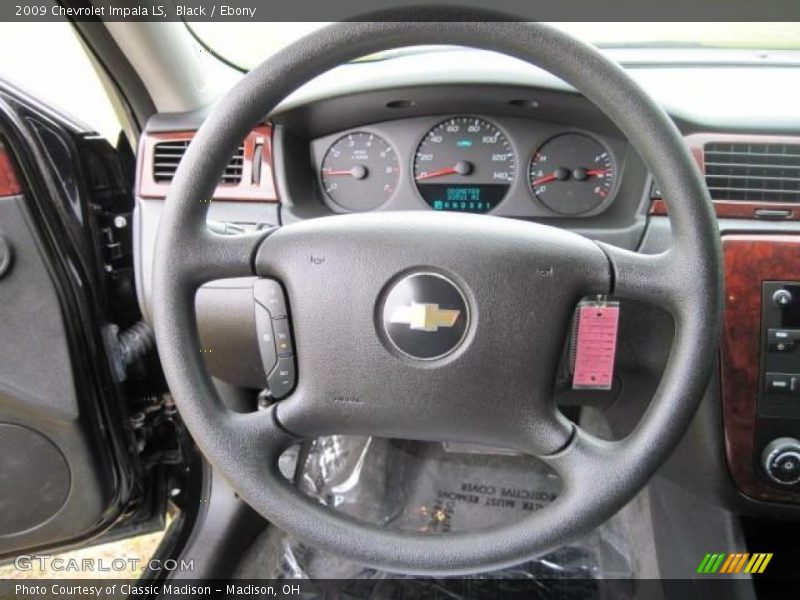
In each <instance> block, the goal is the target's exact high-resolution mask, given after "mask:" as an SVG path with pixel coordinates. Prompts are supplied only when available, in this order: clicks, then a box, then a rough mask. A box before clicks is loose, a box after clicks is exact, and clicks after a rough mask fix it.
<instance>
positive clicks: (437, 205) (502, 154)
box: [414, 117, 516, 213]
mask: <svg viewBox="0 0 800 600" xmlns="http://www.w3.org/2000/svg"><path fill="white" fill-rule="evenodd" d="M515 163H516V161H515V157H514V150H513V148H512V147H511V143H510V142H509V141H508V138H507V137H506V135H505V134H504V133H503V132H502V131H500V129H499V128H498V127H497V126H496V125H494V124H493V123H490V122H489V121H487V120H485V119H481V118H479V117H453V118H451V119H447V120H446V121H442V122H441V123H439V124H438V125H436V126H435V127H434V128H433V129H431V130H430V131H429V132H428V133H427V134H426V135H425V137H424V138H423V139H422V141H421V142H420V144H419V146H418V148H417V152H416V154H415V155H414V180H415V182H416V184H417V189H418V190H419V193H420V195H421V196H422V198H423V199H424V200H425V202H427V203H428V205H429V206H430V207H431V208H433V209H434V210H444V211H458V212H474V213H485V212H488V211H490V210H492V209H493V208H495V207H496V206H497V205H498V204H499V203H500V201H501V200H502V199H503V198H504V197H505V195H506V193H507V192H508V189H509V187H510V186H511V183H512V182H513V181H514V170H515Z"/></svg>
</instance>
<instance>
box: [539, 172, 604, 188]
mask: <svg viewBox="0 0 800 600" xmlns="http://www.w3.org/2000/svg"><path fill="white" fill-rule="evenodd" d="M607 172H608V170H607V169H582V168H578V169H575V170H574V171H573V172H572V176H573V177H574V178H575V179H576V180H578V181H583V180H585V179H588V178H589V177H602V176H603V175H605V174H606V173H607ZM569 176H570V172H569V171H568V170H567V169H556V170H555V171H553V172H552V173H548V174H547V175H542V176H541V177H539V178H538V179H534V180H533V185H544V184H545V183H550V182H551V181H566V180H567V179H569Z"/></svg>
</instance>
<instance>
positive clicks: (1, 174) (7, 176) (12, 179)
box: [0, 145, 22, 196]
mask: <svg viewBox="0 0 800 600" xmlns="http://www.w3.org/2000/svg"><path fill="white" fill-rule="evenodd" d="M20 193H22V185H20V182H19V179H18V178H17V172H16V171H15V170H14V165H12V164H11V155H10V154H9V153H8V151H7V150H6V149H5V148H4V147H3V146H2V145H0V196H16V195H17V194H20Z"/></svg>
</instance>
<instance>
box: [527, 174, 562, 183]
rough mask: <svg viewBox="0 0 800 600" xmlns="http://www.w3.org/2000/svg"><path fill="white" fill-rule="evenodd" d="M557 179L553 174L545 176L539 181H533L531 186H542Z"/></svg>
mask: <svg viewBox="0 0 800 600" xmlns="http://www.w3.org/2000/svg"><path fill="white" fill-rule="evenodd" d="M556 179H558V177H556V174H555V173H549V174H547V175H542V176H541V177H539V179H534V180H533V185H542V184H543V183H550V182H551V181H555V180H556Z"/></svg>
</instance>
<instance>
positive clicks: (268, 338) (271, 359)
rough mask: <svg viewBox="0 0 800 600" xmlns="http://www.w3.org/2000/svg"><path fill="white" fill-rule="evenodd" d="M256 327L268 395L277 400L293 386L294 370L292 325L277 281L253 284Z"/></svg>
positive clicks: (266, 280)
mask: <svg viewBox="0 0 800 600" xmlns="http://www.w3.org/2000/svg"><path fill="white" fill-rule="evenodd" d="M253 298H254V300H255V303H254V304H255V307H256V308H255V310H256V329H257V334H258V347H259V350H260V352H261V363H262V365H263V367H264V373H266V374H267V388H268V389H269V393H270V395H271V396H272V397H273V398H275V399H276V400H279V399H281V398H283V397H285V396H286V395H287V394H288V393H289V392H291V391H292V388H294V385H295V380H296V372H295V365H294V345H293V344H292V324H291V321H289V311H288V310H287V307H286V297H285V296H284V294H283V288H282V287H281V284H280V283H278V282H277V281H275V280H273V279H257V280H256V281H255V282H254V283H253Z"/></svg>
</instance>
